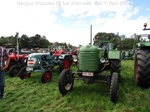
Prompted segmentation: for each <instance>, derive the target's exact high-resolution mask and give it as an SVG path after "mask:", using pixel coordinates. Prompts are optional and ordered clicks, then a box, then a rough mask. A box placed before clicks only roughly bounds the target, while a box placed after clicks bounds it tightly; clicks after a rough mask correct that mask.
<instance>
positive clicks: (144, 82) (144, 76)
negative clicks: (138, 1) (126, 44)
mask: <svg viewBox="0 0 150 112" xmlns="http://www.w3.org/2000/svg"><path fill="white" fill-rule="evenodd" d="M146 26H147V24H146V23H145V24H144V29H143V30H150V28H146ZM142 37H147V39H148V41H145V42H139V39H140V38H142ZM149 40H150V34H141V35H139V36H138V39H137V41H138V42H137V43H136V50H135V57H134V78H135V83H136V85H137V86H140V87H142V88H147V87H149V86H150V41H149Z"/></svg>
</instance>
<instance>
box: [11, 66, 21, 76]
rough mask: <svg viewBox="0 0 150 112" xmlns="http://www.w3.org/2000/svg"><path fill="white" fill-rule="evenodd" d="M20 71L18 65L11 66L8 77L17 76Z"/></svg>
mask: <svg viewBox="0 0 150 112" xmlns="http://www.w3.org/2000/svg"><path fill="white" fill-rule="evenodd" d="M19 71H20V67H19V66H18V65H13V66H12V67H11V68H10V69H9V76H10V77H14V76H17V75H18V73H19Z"/></svg>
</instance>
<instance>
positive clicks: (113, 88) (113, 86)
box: [110, 72, 119, 103]
mask: <svg viewBox="0 0 150 112" xmlns="http://www.w3.org/2000/svg"><path fill="white" fill-rule="evenodd" d="M118 91H119V74H118V73H117V72H113V74H112V77H111V83H110V99H111V101H112V102H114V103H116V101H117V99H118Z"/></svg>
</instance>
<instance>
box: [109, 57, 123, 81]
mask: <svg viewBox="0 0 150 112" xmlns="http://www.w3.org/2000/svg"><path fill="white" fill-rule="evenodd" d="M110 66H111V74H112V73H113V72H117V73H118V75H119V82H120V80H121V75H120V69H121V63H120V60H119V59H113V60H110Z"/></svg>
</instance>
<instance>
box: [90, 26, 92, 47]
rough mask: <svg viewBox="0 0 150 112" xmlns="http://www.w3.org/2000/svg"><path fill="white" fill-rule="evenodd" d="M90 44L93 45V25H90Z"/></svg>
mask: <svg viewBox="0 0 150 112" xmlns="http://www.w3.org/2000/svg"><path fill="white" fill-rule="evenodd" d="M90 43H91V45H92V25H90Z"/></svg>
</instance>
